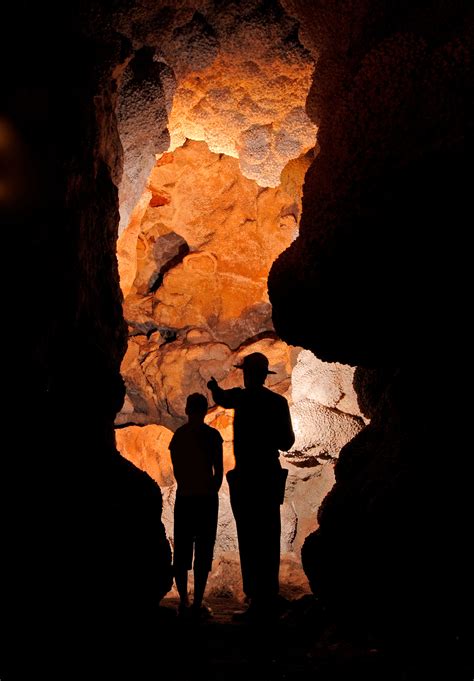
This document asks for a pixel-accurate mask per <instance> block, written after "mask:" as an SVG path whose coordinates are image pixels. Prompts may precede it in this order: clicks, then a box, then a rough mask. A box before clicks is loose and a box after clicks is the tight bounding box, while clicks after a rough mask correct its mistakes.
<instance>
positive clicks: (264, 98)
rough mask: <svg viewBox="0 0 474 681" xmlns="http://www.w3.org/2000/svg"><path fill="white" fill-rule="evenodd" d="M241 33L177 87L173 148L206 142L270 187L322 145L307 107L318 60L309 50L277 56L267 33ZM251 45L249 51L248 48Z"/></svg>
mask: <svg viewBox="0 0 474 681" xmlns="http://www.w3.org/2000/svg"><path fill="white" fill-rule="evenodd" d="M251 32H252V31H251V30H247V31H246V35H245V36H244V35H242V42H241V44H239V46H238V49H236V48H237V45H236V44H235V42H232V45H233V48H234V49H233V50H232V51H230V50H229V51H228V52H227V49H228V48H227V46H226V45H224V46H223V47H222V52H221V54H219V56H218V57H217V58H216V59H215V60H214V61H213V62H212V64H210V65H208V66H207V67H205V68H203V69H200V70H199V71H195V72H191V73H189V74H188V75H187V76H186V77H185V78H184V79H183V80H182V81H181V82H180V84H179V86H178V88H177V90H176V92H175V95H174V100H173V108H172V110H171V114H170V120H169V131H170V137H171V144H170V148H171V149H172V150H173V149H176V148H177V147H179V146H181V145H182V144H183V143H184V142H185V140H186V139H192V140H202V141H204V142H206V143H207V145H208V146H209V149H211V151H213V152H215V153H224V154H226V155H228V156H234V157H236V158H239V162H240V169H241V172H242V173H243V175H244V176H245V177H247V178H250V179H253V180H256V182H257V183H258V184H259V185H261V186H264V187H276V186H278V185H279V184H280V173H281V171H282V170H283V168H284V167H285V165H286V164H287V163H288V161H289V160H290V159H293V158H296V157H298V156H300V155H301V154H304V153H305V152H306V151H308V149H311V148H312V147H314V145H315V143H316V132H317V128H316V126H315V125H314V124H313V123H312V122H311V121H310V120H309V118H308V116H307V115H306V112H305V110H304V106H305V100H306V96H307V93H308V90H309V86H310V83H311V77H312V73H313V70H314V62H313V61H312V58H311V57H310V56H309V54H308V53H305V52H304V51H303V50H300V51H298V50H295V51H293V53H291V54H290V52H289V51H285V50H281V51H280V52H278V54H277V52H276V51H275V54H274V55H272V56H273V59H271V60H269V59H268V49H267V48H268V46H267V45H265V41H263V42H262V41H261V40H259V38H261V36H257V35H254V36H251ZM246 42H247V43H250V44H249V50H248V51H247V50H246V49H245V48H244V44H245V43H246Z"/></svg>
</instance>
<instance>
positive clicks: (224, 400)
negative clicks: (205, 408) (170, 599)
mask: <svg viewBox="0 0 474 681" xmlns="http://www.w3.org/2000/svg"><path fill="white" fill-rule="evenodd" d="M238 368H241V369H243V372H244V385H245V389H242V388H232V389H231V390H223V389H222V388H219V386H218V384H217V381H216V380H215V378H212V379H211V380H210V381H209V382H208V384H207V387H208V388H209V390H210V391H211V393H212V397H213V399H214V401H215V402H216V403H217V404H219V405H221V406H222V407H225V408H228V409H234V410H235V414H234V455H235V468H234V470H232V471H229V472H228V474H227V480H228V482H229V490H230V499H231V505H232V512H233V514H234V517H235V522H236V525H237V536H238V539H239V554H240V566H241V570H242V581H243V589H244V592H245V594H246V595H247V597H248V598H250V607H249V610H248V611H247V613H248V616H250V617H251V616H254V615H256V616H259V617H260V616H264V617H266V616H268V615H270V616H272V615H274V614H276V611H277V602H278V598H277V597H278V592H279V570H280V533H281V521H280V504H281V503H282V502H283V496H284V485H285V479H286V473H287V471H285V470H283V469H282V467H281V465H280V461H279V455H280V452H279V450H282V451H286V450H288V449H290V447H291V446H292V444H293V443H294V441H295V436H294V433H293V428H292V425H291V418H290V410H289V408H288V402H287V401H286V399H285V398H284V397H283V396H282V395H278V394H277V393H274V392H272V391H271V390H269V389H268V388H265V386H264V385H263V384H264V383H265V379H266V377H267V375H268V374H273V373H275V372H274V371H269V370H268V359H267V358H266V357H265V355H263V354H262V353H260V352H253V353H252V354H250V355H247V356H246V357H244V360H243V363H242V364H240V365H239V367H238Z"/></svg>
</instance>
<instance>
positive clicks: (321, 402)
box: [116, 141, 363, 595]
mask: <svg viewBox="0 0 474 681" xmlns="http://www.w3.org/2000/svg"><path fill="white" fill-rule="evenodd" d="M308 164H309V159H307V158H305V157H303V158H301V159H299V160H296V161H293V162H292V163H291V164H289V167H288V168H286V169H285V173H284V182H283V184H282V185H281V186H280V187H277V188H262V187H260V186H259V185H258V184H257V183H256V182H254V181H253V180H249V179H247V178H245V177H243V175H242V174H241V172H240V167H239V164H238V161H237V160H236V159H234V158H231V157H229V156H224V155H222V154H215V153H212V152H211V151H209V149H208V148H207V145H206V144H205V143H204V142H192V141H188V142H187V143H186V144H185V145H184V146H183V147H182V148H179V149H177V150H176V151H174V152H170V153H167V154H166V155H165V156H164V157H163V158H162V159H160V161H158V162H157V163H156V165H155V167H154V168H153V170H152V172H151V174H150V177H149V179H148V181H147V187H146V191H145V194H144V198H143V202H142V205H141V206H140V209H139V210H137V211H136V212H135V215H134V219H133V220H132V222H131V225H130V227H129V229H127V230H125V231H124V232H123V234H122V236H121V239H120V244H121V248H122V252H124V251H125V250H126V251H127V252H128V253H129V254H130V257H129V258H128V259H123V260H121V261H120V263H119V264H120V267H121V275H122V287H123V289H124V293H126V294H127V295H126V297H125V300H124V314H125V317H126V321H127V323H128V325H129V333H130V338H129V344H128V349H127V353H126V355H125V357H124V360H123V363H122V374H123V377H124V380H125V383H126V386H127V397H126V400H125V403H124V406H123V408H122V410H121V412H120V413H119V414H118V416H117V419H116V424H117V425H118V426H122V427H121V428H119V429H118V430H117V445H118V448H119V450H120V451H121V452H122V453H123V454H124V456H126V457H127V458H129V459H130V460H131V461H133V462H134V463H135V464H136V465H137V466H138V467H140V468H142V469H143V470H146V471H147V472H148V473H149V474H150V475H151V476H152V477H153V479H154V480H156V482H157V483H158V484H159V485H160V488H161V489H162V492H163V519H164V524H165V527H166V529H167V533H168V536H169V537H170V539H172V527H173V520H172V509H173V504H174V495H175V484H174V479H173V476H172V470H171V464H170V457H169V451H168V444H169V440H170V438H171V435H172V432H173V431H174V430H176V428H177V427H178V426H179V425H181V424H182V423H184V422H185V420H186V417H185V413H184V408H185V402H186V398H187V396H188V395H189V394H190V393H192V392H201V393H204V394H205V395H208V391H207V387H206V384H207V381H208V380H209V378H210V377H211V376H215V377H216V378H217V379H218V380H219V381H220V382H221V384H222V385H223V387H225V388H229V387H233V386H238V385H242V372H241V371H240V370H238V369H236V368H235V365H236V364H238V363H239V361H240V360H241V359H242V357H243V356H244V355H245V354H248V353H249V352H252V351H260V352H264V353H265V354H266V355H267V356H268V358H269V361H270V365H271V367H272V369H273V370H274V371H276V374H275V375H271V376H269V377H268V380H267V385H268V386H269V387H270V388H272V389H273V390H276V391H277V392H280V393H281V394H284V395H285V396H286V397H287V399H288V401H289V402H290V405H291V413H292V419H293V422H294V427H295V433H296V442H295V446H294V448H293V449H292V451H291V452H289V453H288V454H287V455H286V458H285V461H284V462H283V465H285V466H287V467H288V468H289V470H290V474H289V478H288V486H287V498H286V502H285V504H284V506H283V508H282V552H283V567H282V582H284V583H285V584H286V587H287V588H290V587H293V588H296V587H297V586H300V587H301V586H303V585H304V584H305V582H306V580H305V578H304V575H303V574H302V570H301V565H300V559H299V551H300V548H301V545H302V543H303V541H304V539H305V537H306V535H307V534H308V533H309V532H310V531H311V530H314V529H315V527H316V513H317V509H318V508H319V505H320V503H321V500H322V499H323V498H324V496H325V495H326V493H327V492H328V491H329V489H330V488H331V486H332V484H333V482H334V476H333V465H334V460H335V459H336V457H337V455H338V453H339V450H340V449H341V447H342V446H343V445H344V444H346V442H348V440H350V439H351V438H352V437H353V436H354V435H355V434H356V433H357V432H358V431H359V430H360V429H361V427H362V426H363V421H362V419H361V418H360V413H359V408H358V405H357V400H356V397H355V393H354V391H353V388H352V378H353V369H352V368H351V367H348V366H342V365H336V364H327V363H324V362H321V361H319V360H317V358H316V357H315V356H314V355H312V353H311V352H308V351H302V350H301V349H300V348H292V347H290V346H288V345H286V344H285V343H283V342H281V341H280V340H278V339H276V337H275V333H274V331H273V324H272V321H271V307H270V305H269V302H268V296H267V283H266V282H267V276H268V272H269V269H270V267H271V265H272V263H273V261H274V260H275V259H276V257H277V256H278V255H279V254H280V253H281V251H283V250H284V249H285V248H286V247H288V246H289V245H290V244H291V243H292V241H293V240H294V239H295V238H296V236H297V233H298V220H299V215H300V205H301V185H302V180H303V176H304V170H305V168H307V167H308ZM133 252H134V257H133ZM208 397H209V395H208ZM207 422H208V423H209V424H210V425H212V426H215V427H216V428H218V429H219V430H220V432H221V434H222V436H223V438H224V457H225V470H226V471H227V470H229V469H230V468H232V467H233V453H232V412H231V411H225V410H223V409H221V408H217V407H215V408H213V409H212V410H211V411H210V412H209V414H208V417H207ZM129 424H135V425H132V426H130V425H129ZM138 426H140V427H138ZM236 561H237V538H236V533H235V526H234V521H233V517H232V513H231V509H230V502H229V494H228V488H227V484H226V483H225V482H224V485H223V489H222V492H221V502H220V514H219V530H218V537H217V543H216V564H215V569H214V570H213V574H212V576H211V580H210V584H209V586H210V589H211V590H214V591H215V592H221V591H222V590H223V589H224V588H227V589H230V590H231V591H233V592H234V593H235V594H236V595H241V593H240V579H239V578H238V570H237V571H236V575H237V577H236V579H232V580H230V581H229V580H228V581H229V583H228V584H227V586H226V585H225V584H224V582H223V580H222V574H223V573H224V574H226V575H227V573H228V570H227V568H226V569H225V570H224V569H223V568H222V570H221V569H220V566H221V565H223V564H225V565H227V566H228V565H230V564H236ZM219 575H221V577H219Z"/></svg>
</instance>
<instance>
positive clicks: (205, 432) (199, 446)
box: [169, 423, 222, 496]
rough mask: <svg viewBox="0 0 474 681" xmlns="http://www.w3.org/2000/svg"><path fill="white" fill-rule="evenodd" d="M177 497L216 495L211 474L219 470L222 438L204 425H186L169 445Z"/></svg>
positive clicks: (178, 431) (214, 430)
mask: <svg viewBox="0 0 474 681" xmlns="http://www.w3.org/2000/svg"><path fill="white" fill-rule="evenodd" d="M169 449H170V453H171V462H172V464H173V472H174V477H175V478H176V482H177V483H178V489H177V492H176V493H177V494H178V495H179V496H203V495H210V494H215V493H216V492H217V490H216V484H215V482H214V471H215V469H216V468H218V467H219V465H220V467H221V468H222V436H221V434H220V433H219V431H218V430H216V429H215V428H211V427H210V426H208V425H206V424H205V423H199V424H197V425H195V424H193V425H191V424H190V423H185V424H184V425H183V426H180V427H179V428H178V430H177V431H176V432H175V434H174V435H173V437H172V438H171V442H170V445H169Z"/></svg>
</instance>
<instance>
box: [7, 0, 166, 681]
mask: <svg viewBox="0 0 474 681" xmlns="http://www.w3.org/2000/svg"><path fill="white" fill-rule="evenodd" d="M11 10H12V11H11V13H10V14H9V15H8V21H7V27H8V28H9V29H10V35H11V37H12V39H13V38H14V41H13V40H12V41H10V40H9V39H8V36H5V40H3V32H2V62H3V63H5V64H9V68H8V69H7V73H6V78H5V82H4V83H3V84H2V87H3V91H2V105H1V110H0V118H1V124H2V150H1V152H2V159H1V161H2V163H1V179H2V193H1V201H0V203H1V218H2V224H3V225H4V226H5V234H9V235H10V237H12V239H13V242H12V243H11V244H10V246H9V252H10V253H14V252H15V251H17V250H18V247H19V244H20V243H22V244H23V247H24V255H25V257H24V261H23V265H24V267H25V271H24V275H23V276H22V277H20V281H19V282H18V286H16V295H17V296H18V298H17V300H16V302H15V303H14V304H12V305H11V307H9V309H8V312H6V314H7V316H8V317H9V318H10V319H11V320H15V321H14V322H12V323H14V324H15V325H16V324H18V336H19V337H18V339H17V341H15V346H16V349H15V353H18V357H19V356H20V355H21V357H22V359H21V361H20V360H19V361H18V362H17V361H16V359H15V361H14V362H11V363H9V368H8V367H6V369H7V373H6V374H5V381H6V384H8V385H11V392H10V395H11V400H12V402H11V404H12V416H11V419H10V420H9V425H10V427H11V428H12V429H13V430H15V432H17V433H18V437H17V441H16V444H15V446H13V447H12V448H11V451H10V452H9V455H8V456H6V457H3V461H2V464H3V467H4V470H5V475H2V488H3V489H2V505H3V504H5V506H4V508H3V509H2V511H3V513H2V518H3V519H4V522H3V523H2V530H3V532H2V550H4V551H5V554H4V558H5V560H4V561H3V568H4V570H3V578H4V585H5V586H6V589H5V590H4V591H3V592H2V621H3V624H4V625H5V626H4V627H2V630H3V633H4V635H5V636H4V640H3V644H4V647H3V653H5V655H4V657H3V659H2V674H3V673H4V672H5V677H6V678H30V677H31V676H32V673H33V672H34V675H35V676H40V677H48V678H54V679H55V678H64V677H65V676H71V674H72V675H75V674H77V675H81V676H83V677H84V678H87V677H89V676H90V673H91V669H92V665H93V668H94V669H95V670H96V672H97V673H99V674H101V673H103V671H104V670H107V673H112V674H114V669H115V668H116V666H117V668H119V667H120V665H121V664H122V663H123V665H124V668H125V666H126V664H127V663H130V659H128V660H127V656H128V655H129V654H130V656H131V657H132V658H133V641H134V637H135V640H136V637H137V636H138V629H137V626H136V621H138V622H141V621H143V622H145V621H147V622H148V621H149V614H150V609H152V608H153V607H156V605H157V603H158V602H159V599H160V598H161V597H162V596H163V594H164V593H166V592H167V590H168V589H169V587H170V585H171V573H170V562H171V553H170V547H169V544H168V542H167V540H166V537H165V534H164V529H163V526H162V525H161V522H160V514H161V494H160V491H159V488H158V487H157V486H156V485H155V484H154V483H152V482H151V481H150V480H149V478H148V476H146V475H145V474H144V473H142V472H141V471H139V470H138V469H136V468H135V467H134V466H132V465H131V464H129V463H128V462H126V461H124V460H123V459H122V457H120V456H119V454H118V453H117V452H116V449H115V440H114V430H113V420H114V417H115V413H116V411H117V410H118V409H119V408H120V406H121V404H122V402H123V397H124V392H125V390H124V385H123V381H122V379H121V378H120V373H119V369H120V362H121V358H122V355H123V353H124V352H125V347H126V325H125V324H124V321H123V315H122V307H121V294H120V289H119V283H118V271H117V261H116V256H115V244H116V237H117V225H118V196H117V189H116V183H117V181H118V178H119V177H120V173H121V156H122V152H121V146H120V142H119V137H118V133H117V125H116V120H115V114H114V108H115V96H116V95H115V81H114V77H113V73H112V68H113V67H114V66H115V65H116V64H119V63H121V62H122V61H123V60H124V53H123V49H122V48H123V43H122V42H121V41H120V40H119V39H113V38H112V37H111V36H110V35H104V34H97V33H95V34H94V36H92V34H91V33H90V32H89V31H88V30H85V29H86V22H85V21H84V17H81V16H80V14H79V12H77V11H76V10H77V6H76V4H75V3H70V4H68V6H67V7H62V8H58V9H57V12H56V14H55V19H56V21H55V22H52V21H51V17H50V16H48V13H45V12H46V10H45V9H44V8H40V7H38V6H28V7H26V6H25V4H24V3H17V5H16V6H15V7H13V8H11ZM10 20H11V24H10ZM58 25H59V26H60V30H57V29H56V28H55V27H57V26H58ZM20 27H21V28H20ZM2 28H3V27H2ZM19 35H21V39H22V40H23V41H24V42H23V43H21V45H20V43H18V36H19ZM3 50H5V53H3ZM5 130H6V133H5V135H3V133H4V131H5ZM9 153H11V155H12V157H13V158H15V159H16V161H15V162H16V163H18V164H19V165H20V171H19V172H18V173H17V176H16V177H15V175H14V176H13V177H12V176H11V175H10V174H9V169H10V167H11V166H9V164H8V163H7V162H5V158H9V157H8V154H9ZM10 182H11V183H12V184H9V183H10ZM10 237H9V238H10ZM28 296H30V297H31V303H30V304H26V302H25V304H24V305H23V304H22V305H21V307H20V306H19V305H18V300H19V299H21V300H24V301H26V300H27V297H28ZM12 302H13V301H12ZM20 319H22V320H23V321H21V322H20ZM24 328H25V329H26V328H27V331H26V333H25V332H24V331H23V329H24ZM7 376H8V377H7ZM144 566H146V569H147V570H149V571H150V572H151V573H152V574H153V577H152V579H151V580H150V581H149V583H148V584H147V585H145V584H144V583H143V580H141V576H142V574H143V570H144ZM132 622H133V627H132ZM139 628H141V627H139ZM104 631H107V632H108V636H109V638H108V641H109V642H106V641H104ZM134 631H135V633H134ZM129 634H130V637H128V635H129ZM144 635H145V637H146V631H145V633H144ZM120 637H125V638H126V639H127V640H128V644H127V646H123V645H121V643H120V642H119V638H120ZM120 640H122V639H120ZM122 643H123V640H122ZM58 651H60V652H58ZM135 651H136V649H135ZM65 660H66V663H65ZM92 661H93V662H92ZM64 664H66V665H67V667H68V668H69V666H70V665H71V664H73V665H74V670H73V671H72V672H71V674H69V672H68V671H67V670H66V671H65V668H64ZM138 666H139V663H138ZM137 670H138V667H137Z"/></svg>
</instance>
